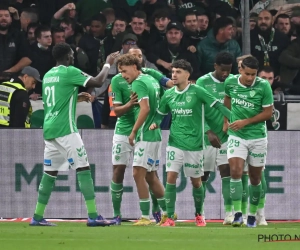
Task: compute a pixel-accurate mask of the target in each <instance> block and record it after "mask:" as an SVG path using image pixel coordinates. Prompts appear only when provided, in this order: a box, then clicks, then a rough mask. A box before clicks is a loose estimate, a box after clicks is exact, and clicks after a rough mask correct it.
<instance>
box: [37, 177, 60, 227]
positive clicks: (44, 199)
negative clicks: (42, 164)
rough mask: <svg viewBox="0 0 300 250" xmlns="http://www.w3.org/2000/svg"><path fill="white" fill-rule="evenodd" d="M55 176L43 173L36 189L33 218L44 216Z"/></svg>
mask: <svg viewBox="0 0 300 250" xmlns="http://www.w3.org/2000/svg"><path fill="white" fill-rule="evenodd" d="M55 180H56V177H54V176H51V175H48V174H46V173H44V174H43V177H42V180H41V183H40V186H39V191H38V201H37V203H36V207H35V211H34V215H33V218H34V219H35V220H38V221H39V220H41V219H43V217H44V213H45V209H46V206H47V204H48V201H49V198H50V195H51V192H52V190H53V187H54V183H55Z"/></svg>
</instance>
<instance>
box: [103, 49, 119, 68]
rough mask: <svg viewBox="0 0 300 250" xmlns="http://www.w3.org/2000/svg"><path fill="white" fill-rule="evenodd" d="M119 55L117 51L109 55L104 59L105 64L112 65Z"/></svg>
mask: <svg viewBox="0 0 300 250" xmlns="http://www.w3.org/2000/svg"><path fill="white" fill-rule="evenodd" d="M119 55H120V53H119V51H117V52H114V53H111V54H110V55H108V56H107V57H106V63H109V64H110V65H113V64H114V62H115V60H116V59H117V58H118V56H119Z"/></svg>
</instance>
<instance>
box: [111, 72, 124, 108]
mask: <svg viewBox="0 0 300 250" xmlns="http://www.w3.org/2000/svg"><path fill="white" fill-rule="evenodd" d="M109 90H110V91H111V95H112V96H113V104H123V98H122V92H121V90H120V85H119V81H118V79H117V78H116V77H113V78H112V79H111V83H110V88H109ZM108 94H110V93H108Z"/></svg>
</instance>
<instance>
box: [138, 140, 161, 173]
mask: <svg viewBox="0 0 300 250" xmlns="http://www.w3.org/2000/svg"><path fill="white" fill-rule="evenodd" d="M160 156H161V141H156V142H148V141H139V142H137V143H136V144H135V146H134V157H133V166H134V167H143V168H146V169H147V171H148V172H153V171H157V170H158V166H159V159H160Z"/></svg>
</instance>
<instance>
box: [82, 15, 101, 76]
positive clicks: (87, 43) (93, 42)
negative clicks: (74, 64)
mask: <svg viewBox="0 0 300 250" xmlns="http://www.w3.org/2000/svg"><path fill="white" fill-rule="evenodd" d="M106 38H107V36H106V18H105V16H104V15H103V14H101V13H99V14H97V15H95V16H93V17H92V19H91V28H90V32H89V33H88V34H84V35H83V37H82V38H81V39H80V41H79V44H78V47H80V48H81V49H82V50H83V51H85V53H86V54H87V56H88V58H89V62H90V69H89V70H88V72H87V73H89V74H91V75H96V74H98V72H100V71H101V69H102V67H103V65H104V64H105V60H106V56H107V55H106V53H105V49H104V43H105V40H106Z"/></svg>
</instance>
